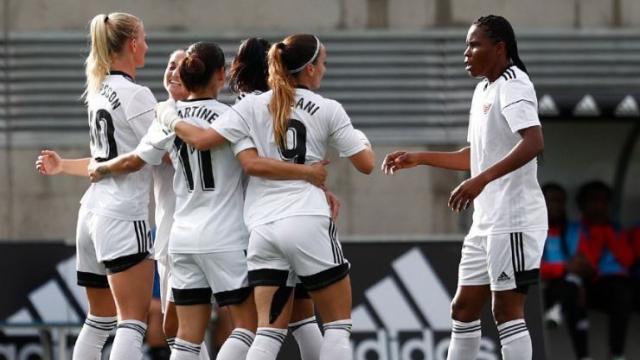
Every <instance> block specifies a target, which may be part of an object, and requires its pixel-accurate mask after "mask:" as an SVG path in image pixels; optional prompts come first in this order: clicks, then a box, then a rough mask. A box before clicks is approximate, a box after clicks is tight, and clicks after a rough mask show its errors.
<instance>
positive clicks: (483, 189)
mask: <svg viewBox="0 0 640 360" xmlns="http://www.w3.org/2000/svg"><path fill="white" fill-rule="evenodd" d="M464 59H465V66H466V70H467V72H469V74H470V75H471V76H473V77H479V78H483V80H482V81H480V83H478V85H477V86H476V89H475V92H474V94H473V100H472V103H471V111H470V117H469V132H468V136H467V141H468V142H469V146H468V147H465V148H463V149H461V150H459V151H455V152H431V151H427V152H422V153H407V152H404V151H396V152H393V153H391V154H389V155H387V157H386V158H385V160H384V162H383V164H382V167H383V171H385V172H387V173H393V172H394V171H397V170H399V169H406V168H411V167H414V166H416V165H430V166H435V167H441V168H446V169H453V170H471V178H470V179H467V180H465V181H463V182H462V183H461V184H460V185H459V186H458V187H457V188H455V189H454V190H453V192H452V193H451V197H450V198H449V206H450V207H451V208H452V209H453V210H455V211H461V210H464V209H466V208H467V207H468V206H469V205H470V204H471V202H472V201H473V204H474V213H473V225H472V226H471V229H470V230H469V234H468V235H467V237H466V238H465V240H464V246H463V248H462V259H461V261H460V267H459V274H458V290H457V292H456V295H455V298H454V300H453V303H452V304H451V316H452V318H453V330H452V336H451V344H450V346H449V354H448V357H447V358H448V359H449V360H462V359H469V360H471V359H475V358H476V355H477V353H478V349H479V346H480V335H481V332H480V329H481V326H480V313H481V310H482V307H483V306H484V304H485V303H486V302H487V300H489V298H491V300H492V305H493V306H492V309H493V316H494V319H495V321H496V323H497V325H498V332H499V334H500V342H501V344H502V355H503V358H504V359H506V360H514V359H531V357H532V347H531V337H530V336H529V331H528V330H527V326H526V324H525V321H524V303H525V299H526V290H527V287H528V286H529V285H530V284H533V283H535V282H537V281H538V272H539V271H538V268H539V265H540V258H541V256H542V250H543V247H544V240H545V237H546V234H547V211H546V207H545V202H544V197H543V195H542V191H541V190H540V186H539V185H538V180H537V164H536V157H537V156H538V155H539V154H540V153H541V152H542V150H543V148H544V142H543V138H542V129H541V126H540V120H539V119H538V112H537V109H538V106H537V99H536V93H535V90H534V88H533V84H532V83H531V81H530V80H529V76H528V74H527V69H526V67H525V65H524V63H523V62H522V60H520V57H519V56H518V47H517V43H516V39H515V34H514V32H513V28H512V27H511V24H509V22H508V21H507V20H506V19H505V18H503V17H501V16H494V15H489V16H484V17H481V18H479V19H478V20H476V21H475V22H474V23H473V24H472V25H471V27H470V28H469V32H468V34H467V40H466V50H465V52H464Z"/></svg>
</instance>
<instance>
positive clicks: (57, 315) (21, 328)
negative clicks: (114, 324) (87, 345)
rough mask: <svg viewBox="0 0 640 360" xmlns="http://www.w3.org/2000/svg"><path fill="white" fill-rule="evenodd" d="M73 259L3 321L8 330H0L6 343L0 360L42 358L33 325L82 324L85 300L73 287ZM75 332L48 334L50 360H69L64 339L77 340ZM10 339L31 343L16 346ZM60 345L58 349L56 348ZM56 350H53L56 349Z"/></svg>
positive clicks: (85, 306)
mask: <svg viewBox="0 0 640 360" xmlns="http://www.w3.org/2000/svg"><path fill="white" fill-rule="evenodd" d="M75 264H76V263H75V257H71V258H69V259H67V260H64V261H63V262H61V263H59V264H58V265H57V266H56V273H55V275H54V277H53V278H52V279H50V280H49V281H47V282H46V283H45V284H43V285H41V286H40V287H38V288H36V289H35V290H33V291H32V292H31V293H30V294H29V296H28V299H25V302H26V305H25V307H23V308H22V309H20V310H18V311H17V312H15V313H14V314H12V315H10V316H9V317H7V318H6V319H4V323H5V324H7V325H13V326H15V327H8V328H6V329H3V333H4V334H5V335H6V339H7V340H9V341H3V343H0V359H7V360H17V359H31V358H40V359H44V358H46V357H45V356H44V354H45V353H46V351H45V349H43V347H42V346H41V344H40V340H39V336H40V334H39V331H38V329H37V328H33V327H31V326H32V325H34V324H38V323H45V324H56V325H61V326H63V325H66V324H78V325H81V324H82V323H83V322H84V318H85V316H86V315H85V314H86V312H87V309H88V306H87V300H86V295H85V293H84V289H83V288H81V287H79V286H78V285H76V265H75ZM78 331H79V329H67V330H64V331H60V332H58V331H54V332H53V333H52V344H54V351H53V353H54V359H55V358H57V359H58V360H60V359H67V358H70V355H69V356H68V354H69V351H70V349H67V346H68V345H67V346H65V344H66V343H67V342H66V336H67V335H72V336H77V334H78ZM11 337H33V338H34V342H31V343H28V344H25V345H24V346H21V347H19V346H17V345H16V344H15V343H12V341H11ZM61 343H62V344H63V345H62V346H59V344H61ZM56 348H57V349H56Z"/></svg>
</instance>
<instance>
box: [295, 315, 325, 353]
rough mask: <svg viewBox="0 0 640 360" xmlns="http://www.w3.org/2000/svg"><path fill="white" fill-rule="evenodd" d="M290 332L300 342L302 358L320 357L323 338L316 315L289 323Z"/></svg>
mask: <svg viewBox="0 0 640 360" xmlns="http://www.w3.org/2000/svg"><path fill="white" fill-rule="evenodd" d="M289 332H291V333H292V334H293V337H294V338H295V339H296V342H297V343H298V348H299V349H300V355H301V357H302V360H318V359H320V348H321V347H322V340H323V339H322V333H321V332H320V328H319V327H318V322H317V321H316V317H315V316H312V317H310V318H308V319H304V320H300V321H298V322H295V323H291V324H289Z"/></svg>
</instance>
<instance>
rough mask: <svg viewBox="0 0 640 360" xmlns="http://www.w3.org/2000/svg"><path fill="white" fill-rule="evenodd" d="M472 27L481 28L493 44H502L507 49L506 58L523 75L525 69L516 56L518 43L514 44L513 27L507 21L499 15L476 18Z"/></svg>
mask: <svg viewBox="0 0 640 360" xmlns="http://www.w3.org/2000/svg"><path fill="white" fill-rule="evenodd" d="M473 25H476V26H478V27H482V29H483V30H484V31H485V33H486V34H487V36H488V37H489V38H490V39H491V40H493V41H494V42H500V41H502V42H504V43H505V45H506V48H507V56H508V57H509V60H510V61H511V62H512V63H513V64H514V65H515V66H517V67H518V68H519V69H520V70H522V71H524V72H525V73H527V74H528V73H529V72H528V71H527V67H526V66H525V65H524V63H523V62H522V60H521V59H520V56H519V55H518V43H517V42H516V34H515V33H514V31H513V27H511V24H510V23H509V21H508V20H507V19H505V18H504V17H502V16H499V15H487V16H482V17H480V18H478V20H476V21H474V22H473Z"/></svg>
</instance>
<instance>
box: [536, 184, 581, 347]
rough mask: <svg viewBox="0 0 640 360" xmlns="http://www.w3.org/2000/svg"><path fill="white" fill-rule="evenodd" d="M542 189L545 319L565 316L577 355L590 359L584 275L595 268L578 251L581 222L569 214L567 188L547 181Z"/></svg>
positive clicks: (541, 270)
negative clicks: (545, 228)
mask: <svg viewBox="0 0 640 360" xmlns="http://www.w3.org/2000/svg"><path fill="white" fill-rule="evenodd" d="M542 192H543V194H544V198H545V201H546V203H547V214H548V216H549V235H548V236H547V240H546V242H545V246H544V252H543V255H542V262H541V264H540V277H541V279H542V281H543V289H544V290H543V291H544V292H543V296H544V305H545V309H546V311H547V312H546V314H545V320H546V321H547V323H552V324H554V325H556V326H557V325H559V324H560V322H561V320H562V318H564V319H566V323H567V329H568V331H569V335H570V336H571V341H572V345H573V350H574V352H575V355H576V358H577V359H589V347H588V333H589V319H588V317H587V308H586V305H587V304H586V290H585V287H584V279H585V277H589V276H590V275H591V273H592V271H591V268H590V267H589V266H588V263H587V262H586V259H585V258H584V256H582V255H581V254H580V253H578V252H577V250H578V240H579V238H580V224H579V223H577V222H573V221H570V220H569V218H568V216H567V192H566V191H565V189H564V188H563V187H562V186H560V185H559V184H556V183H548V184H545V185H544V186H542Z"/></svg>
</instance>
